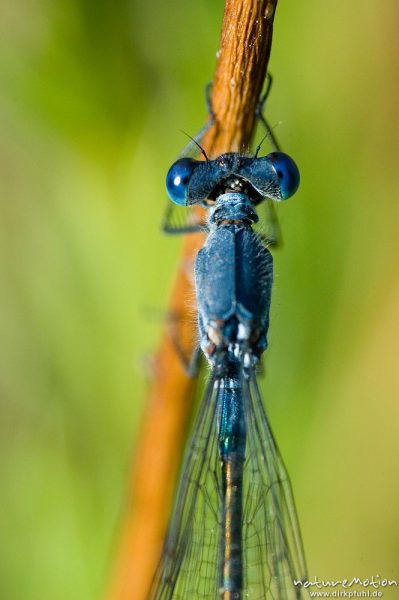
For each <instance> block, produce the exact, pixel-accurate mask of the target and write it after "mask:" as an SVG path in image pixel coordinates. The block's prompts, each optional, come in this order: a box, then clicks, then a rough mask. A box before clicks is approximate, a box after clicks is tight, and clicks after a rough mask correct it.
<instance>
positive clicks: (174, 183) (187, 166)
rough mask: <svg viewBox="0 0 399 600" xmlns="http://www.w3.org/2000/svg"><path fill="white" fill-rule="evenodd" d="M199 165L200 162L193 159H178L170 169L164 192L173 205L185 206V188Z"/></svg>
mask: <svg viewBox="0 0 399 600" xmlns="http://www.w3.org/2000/svg"><path fill="white" fill-rule="evenodd" d="M199 163H200V161H198V160H194V159H193V158H180V159H179V160H177V161H176V162H175V163H173V165H172V166H171V167H170V169H169V171H168V174H167V175H166V190H167V192H168V194H169V198H170V199H171V200H172V202H174V203H175V204H180V206H186V204H187V187H188V184H189V182H190V178H191V175H192V174H193V172H194V170H195V168H196V167H197V166H198V164H199Z"/></svg>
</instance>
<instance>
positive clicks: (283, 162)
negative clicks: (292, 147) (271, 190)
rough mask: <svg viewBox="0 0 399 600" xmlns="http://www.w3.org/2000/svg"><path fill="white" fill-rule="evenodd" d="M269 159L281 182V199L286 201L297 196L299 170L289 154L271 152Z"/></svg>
mask: <svg viewBox="0 0 399 600" xmlns="http://www.w3.org/2000/svg"><path fill="white" fill-rule="evenodd" d="M267 159H268V160H269V162H270V164H271V165H272V167H273V169H274V170H275V172H276V174H277V177H278V180H279V182H280V191H281V199H282V200H286V199H287V198H290V197H291V196H293V195H294V194H295V192H296V191H297V189H298V186H299V180H300V175H299V169H298V167H297V166H296V164H295V163H294V161H293V160H292V158H291V157H290V156H288V154H284V152H271V153H270V154H268V155H267Z"/></svg>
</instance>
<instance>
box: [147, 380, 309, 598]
mask: <svg viewBox="0 0 399 600" xmlns="http://www.w3.org/2000/svg"><path fill="white" fill-rule="evenodd" d="M219 385H220V381H219V380H217V379H215V378H213V379H211V381H210V382H209V384H208V387H207V391H206V395H205V398H204V401H203V404H202V407H201V410H200V414H199V416H198V420H197V423H196V425H195V428H194V431H193V434H192V437H191V442H190V446H189V452H188V454H187V456H186V458H185V460H184V464H183V468H182V477H181V480H180V484H179V487H178V491H177V495H176V501H175V506H174V511H173V517H172V520H171V523H170V526H169V530H168V534H167V538H166V542H165V546H164V551H163V555H162V558H161V561H160V563H159V565H158V569H157V571H156V574H155V577H154V582H153V586H152V588H151V592H150V595H149V598H150V599H151V600H172V599H173V600H217V598H220V597H221V596H220V591H219V586H220V581H221V577H220V573H219V571H220V564H221V562H220V554H221V537H220V536H221V524H222V484H221V472H220V471H221V469H220V460H219V456H218V443H217V435H218V409H219V407H218V399H219V398H221V397H222V394H219V393H218V389H219ZM242 392H243V402H244V409H245V418H246V428H247V443H246V458H245V463H244V493H243V499H244V502H243V515H242V532H243V533H242V536H243V540H242V546H243V575H244V589H243V592H242V596H241V597H242V598H246V599H247V598H248V599H250V600H298V599H300V598H302V596H301V586H300V585H298V586H297V587H296V586H295V585H294V580H298V581H300V580H302V579H303V578H304V577H305V571H306V568H305V560H304V556H303V550H302V541H301V535H300V531H299V526H298V522H297V517H296V510H295V505H294V501H293V496H292V491H291V485H290V482H289V479H288V475H287V472H286V469H285V467H284V464H283V461H282V458H281V456H280V454H279V451H278V449H277V446H276V443H275V441H274V438H273V434H272V432H271V430H270V427H269V424H268V421H267V418H266V414H265V411H264V408H263V405H262V400H261V397H260V394H259V389H258V387H257V384H256V380H255V377H251V378H250V379H249V380H248V379H246V378H245V377H242Z"/></svg>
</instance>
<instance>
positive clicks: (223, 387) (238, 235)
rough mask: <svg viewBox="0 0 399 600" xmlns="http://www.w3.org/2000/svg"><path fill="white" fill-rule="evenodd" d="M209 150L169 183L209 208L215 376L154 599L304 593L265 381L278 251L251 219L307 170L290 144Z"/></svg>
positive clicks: (210, 355) (199, 273)
mask: <svg viewBox="0 0 399 600" xmlns="http://www.w3.org/2000/svg"><path fill="white" fill-rule="evenodd" d="M205 158H206V160H205V161H198V160H194V159H193V158H181V159H179V160H177V161H176V162H175V163H174V164H173V165H172V167H171V168H170V170H169V172H168V175H167V182H166V185H167V190H168V193H169V196H170V198H171V199H172V201H173V202H175V203H177V204H179V205H181V206H185V207H190V206H193V205H197V204H199V205H202V206H203V207H205V208H206V209H207V211H208V215H209V216H208V230H209V235H208V238H207V240H206V242H205V245H204V247H203V248H202V249H201V250H200V251H199V253H198V255H197V257H196V261H195V285H196V295H197V306H198V331H199V340H200V346H201V349H202V352H203V354H204V355H205V357H206V359H207V361H208V363H209V365H210V368H211V375H210V380H209V383H208V385H207V388H206V392H205V396H204V399H203V401H202V404H201V408H200V412H199V415H198V418H197V422H196V425H195V426H194V429H193V433H192V435H191V441H190V442H189V447H188V451H187V454H186V456H185V460H184V463H183V467H182V473H181V479H180V484H179V486H178V490H177V495H176V500H175V506H174V509H173V515H172V518H171V521H170V524H169V529H168V533H167V537H166V542H165V545H164V549H163V554H162V557H161V560H160V563H159V565H158V568H157V571H156V574H155V577H154V581H153V584H152V588H151V591H150V598H151V599H152V600H155V599H156V600H169V599H173V600H202V599H206V600H208V599H209V600H217V599H218V598H222V599H223V600H233V599H234V600H239V599H244V598H249V599H257V600H265V599H274V600H289V599H291V598H293V599H298V598H300V597H301V591H300V588H301V586H300V585H298V584H299V582H300V581H301V580H303V579H304V578H305V572H306V568H305V560H304V556H303V548H302V541H301V535H300V530H299V525H298V522H297V516H296V510H295V505H294V501H293V496H292V490H291V485H290V481H289V479H288V475H287V471H286V469H285V467H284V463H283V461H282V458H281V456H280V453H279V451H278V448H277V445H276V442H275V440H274V437H273V434H272V432H271V429H270V426H269V423H268V420H267V417H266V414H265V410H264V408H263V404H262V399H261V396H260V393H259V388H258V385H257V381H256V369H257V365H258V364H259V359H260V357H261V355H262V353H263V352H264V350H265V349H266V347H267V331H268V326H269V307H270V300H271V291H272V282H273V260H272V255H271V253H270V252H269V250H268V249H267V248H266V246H265V245H264V243H263V241H262V240H261V238H260V236H259V235H258V234H257V233H255V232H254V230H253V225H254V224H255V223H256V222H257V221H258V215H257V213H256V210H255V207H256V206H257V205H258V204H259V203H260V202H262V201H263V200H264V199H265V198H268V199H272V200H276V201H281V200H285V199H286V198H289V197H290V196H292V195H293V194H294V193H295V191H296V189H297V187H298V185H299V171H298V168H297V166H296V164H295V163H294V161H293V160H292V159H291V158H290V157H289V156H287V155H286V154H284V153H282V152H280V151H274V152H271V153H270V154H268V155H267V156H264V157H261V158H258V156H257V154H256V155H255V156H252V157H249V156H245V155H244V154H240V153H227V154H223V155H221V156H219V157H218V158H216V159H215V160H209V159H208V158H207V157H206V155H205ZM295 581H297V585H295Z"/></svg>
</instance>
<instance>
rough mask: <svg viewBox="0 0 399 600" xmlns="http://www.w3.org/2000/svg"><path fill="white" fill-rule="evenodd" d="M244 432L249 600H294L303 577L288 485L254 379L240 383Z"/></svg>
mask: <svg viewBox="0 0 399 600" xmlns="http://www.w3.org/2000/svg"><path fill="white" fill-rule="evenodd" d="M242 387H243V401H244V410H245V415H246V427H247V451H246V460H245V465H244V498H245V503H244V511H243V549H244V568H245V582H246V590H245V592H246V596H245V597H248V598H253V599H258V600H264V599H265V598H270V599H273V600H291V599H292V600H297V599H298V598H301V597H302V595H301V587H302V586H301V585H300V584H299V583H298V584H297V585H295V584H294V581H298V582H300V581H302V580H303V579H304V578H305V577H306V563H305V558H304V552H303V545H302V539H301V533H300V529H299V524H298V519H297V514H296V508H295V504H294V498H293V494H292V488H291V483H290V480H289V477H288V473H287V470H286V468H285V466H284V462H283V460H282V458H281V455H280V452H279V450H278V447H277V444H276V442H275V439H274V436H273V433H272V431H271V429H270V425H269V422H268V419H267V417H266V413H265V409H264V407H263V403H262V398H261V396H260V392H259V388H258V384H257V382H256V378H255V375H254V374H253V375H252V376H251V377H250V378H249V380H248V379H246V378H245V377H243V379H242Z"/></svg>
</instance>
